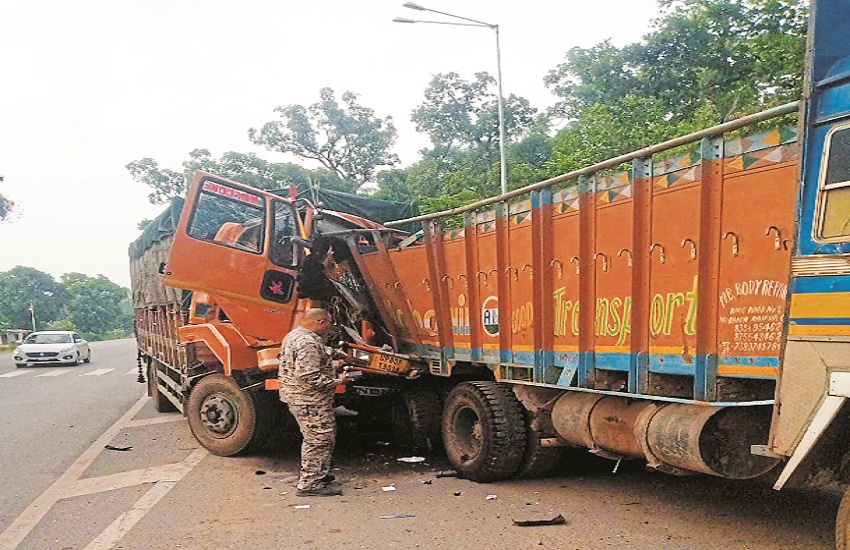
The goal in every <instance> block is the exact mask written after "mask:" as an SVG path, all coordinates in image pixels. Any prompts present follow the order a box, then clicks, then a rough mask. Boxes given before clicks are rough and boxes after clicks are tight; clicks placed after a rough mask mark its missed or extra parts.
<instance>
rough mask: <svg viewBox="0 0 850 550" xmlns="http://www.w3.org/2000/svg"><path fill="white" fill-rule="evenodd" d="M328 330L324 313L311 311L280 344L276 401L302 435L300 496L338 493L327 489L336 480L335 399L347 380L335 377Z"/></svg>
mask: <svg viewBox="0 0 850 550" xmlns="http://www.w3.org/2000/svg"><path fill="white" fill-rule="evenodd" d="M331 328H332V320H331V316H330V314H329V313H328V312H327V310H324V309H317V308H314V309H309V310H307V311H306V312H305V313H304V316H303V317H302V318H301V323H300V324H299V325H298V327H296V328H295V329H294V330H292V331H291V332H290V333H289V334H287V335H286V338H284V340H283V345H282V346H281V351H282V353H281V360H280V371H279V372H280V399H281V401H283V402H285V403H286V404H287V406H288V407H289V411H290V412H291V413H292V416H294V417H295V420H296V421H297V422H298V427H299V428H300V429H301V435H302V436H303V437H304V442H303V443H302V444H301V476H300V478H299V480H298V490H297V493H296V494H297V495H298V496H335V495H341V494H342V491H341V490H340V489H339V488H338V487H333V486H331V485H329V483H330V482H331V481H333V480H334V476H333V475H332V474H330V473H329V470H330V466H331V455H332V454H333V448H334V443H335V441H336V418H335V417H334V411H333V399H334V392H335V390H336V386H337V384H345V383H347V382H348V381H349V379H348V378H347V377H346V376H345V374H343V375H342V376H341V377H340V378H338V379H337V378H336V373H335V371H334V367H333V364H332V362H331V357H330V355H329V354H328V352H327V351H326V348H325V344H324V336H326V335H327V334H328V332H329V331H330V330H331Z"/></svg>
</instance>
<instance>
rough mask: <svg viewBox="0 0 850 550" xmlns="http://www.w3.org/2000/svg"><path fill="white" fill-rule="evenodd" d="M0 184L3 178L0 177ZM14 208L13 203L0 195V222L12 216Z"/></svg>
mask: <svg viewBox="0 0 850 550" xmlns="http://www.w3.org/2000/svg"><path fill="white" fill-rule="evenodd" d="M0 183H3V176H0ZM14 208H15V203H14V202H12V201H11V199H9V198H8V197H6V196H5V195H0V221H3V220H5V219H7V218H8V217H9V216H11V215H12V211H13V210H14Z"/></svg>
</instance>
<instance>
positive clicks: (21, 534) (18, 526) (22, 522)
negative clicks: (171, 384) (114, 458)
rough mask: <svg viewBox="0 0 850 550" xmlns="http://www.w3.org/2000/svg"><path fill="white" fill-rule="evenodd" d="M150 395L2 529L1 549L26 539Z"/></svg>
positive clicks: (10, 548)
mask: <svg viewBox="0 0 850 550" xmlns="http://www.w3.org/2000/svg"><path fill="white" fill-rule="evenodd" d="M148 399H150V398H149V397H148V396H147V395H143V396H142V397H141V398H140V399H139V400H138V401H136V403H135V404H134V405H133V406H132V407H130V410H128V411H127V412H126V413H124V416H122V417H121V418H119V419H118V421H117V422H115V424H113V425H112V426H110V427H109V429H108V430H106V431H105V432H103V435H101V436H100V437H99V438H97V440H96V441H95V442H94V443H92V444H91V447H89V448H88V449H86V450H85V451H84V452H83V454H81V455H80V457H79V458H78V459H77V460H75V461H74V463H73V464H71V466H70V467H69V468H68V469H67V470H65V473H63V474H62V475H61V476H59V479H57V480H56V481H54V482H53V484H52V485H51V486H50V487H48V488H47V489H45V491H44V492H43V493H41V495H40V496H39V497H38V498H36V499H35V500H34V501H32V503H31V504H30V505H29V506H28V507H27V508H26V510H24V511H23V512H21V515H20V516H18V517H17V518H16V519H15V521H13V522H12V524H11V525H9V527H8V528H7V529H6V530H5V531H3V532H2V533H0V550H15V548H17V547H18V545H19V544H20V543H21V541H22V540H24V539H25V538H26V537H27V535H29V534H30V532H31V531H32V530H33V529H34V528H35V526H36V525H38V523H39V522H40V521H41V520H42V519H44V516H46V515H47V513H48V512H49V511H50V509H51V508H52V507H53V505H54V504H56V502H57V501H59V500H61V499H62V498H63V493H64V491H65V488H66V487H68V486H70V485H72V484H73V483H75V482H76V481H77V480H78V479H80V476H81V475H83V472H85V471H86V469H87V468H88V467H89V466H91V464H92V462H94V461H95V459H96V458H97V457H98V455H100V453H101V452H103V446H104V445H106V444H108V443H109V442H110V441H112V439H114V438H115V436H116V435H118V432H120V431H121V430H122V429H124V426H125V425H126V424H127V422H129V421H130V420H131V419H132V418H133V417H134V416H136V414H137V413H138V412H139V411H140V410H141V409H142V407H143V406H144V405H145V403H147V401H148Z"/></svg>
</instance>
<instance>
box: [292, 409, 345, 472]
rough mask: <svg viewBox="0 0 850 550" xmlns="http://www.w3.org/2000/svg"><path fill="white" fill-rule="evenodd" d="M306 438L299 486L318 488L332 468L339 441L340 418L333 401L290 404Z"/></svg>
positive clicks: (303, 446) (303, 445)
mask: <svg viewBox="0 0 850 550" xmlns="http://www.w3.org/2000/svg"><path fill="white" fill-rule="evenodd" d="M289 411H290V412H291V413H292V416H293V417H295V420H296V421H297V422H298V427H299V428H300V429H301V435H302V437H303V438H304V441H303V442H302V443H301V476H300V478H299V479H298V488H299V489H316V488H318V487H321V486H322V478H323V477H325V476H326V475H327V474H328V471H329V470H330V468H331V455H332V454H333V451H334V444H335V443H336V418H335V417H334V411H333V407H332V406H331V405H293V404H290V405H289Z"/></svg>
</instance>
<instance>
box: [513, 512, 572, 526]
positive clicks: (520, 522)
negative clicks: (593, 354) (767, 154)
mask: <svg viewBox="0 0 850 550" xmlns="http://www.w3.org/2000/svg"><path fill="white" fill-rule="evenodd" d="M512 521H513V522H514V525H516V526H517V527H537V526H539V525H566V523H567V520H566V519H564V516H563V515H561V514H557V515H555V516H545V517H536V518H535V517H530V518H527V519H514V520H512Z"/></svg>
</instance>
